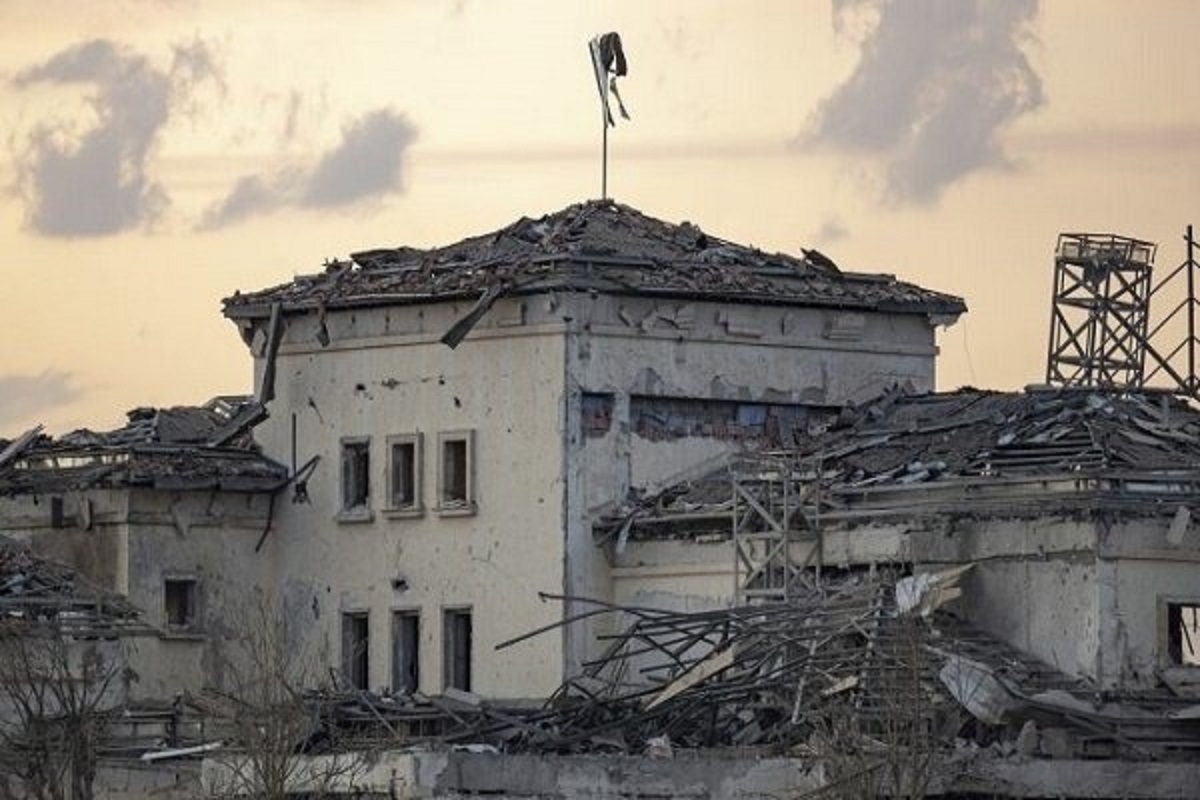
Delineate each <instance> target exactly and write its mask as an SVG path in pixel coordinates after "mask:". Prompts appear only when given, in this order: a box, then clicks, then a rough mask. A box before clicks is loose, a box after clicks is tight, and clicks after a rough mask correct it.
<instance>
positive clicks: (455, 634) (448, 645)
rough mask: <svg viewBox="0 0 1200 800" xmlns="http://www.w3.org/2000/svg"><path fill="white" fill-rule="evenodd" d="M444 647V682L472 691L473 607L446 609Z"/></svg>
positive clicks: (443, 625) (443, 630)
mask: <svg viewBox="0 0 1200 800" xmlns="http://www.w3.org/2000/svg"><path fill="white" fill-rule="evenodd" d="M442 648H443V659H444V660H443V666H442V684H443V685H444V686H445V687H446V688H454V689H462V690H463V691H464V692H469V691H471V609H469V608H450V609H446V611H445V612H444V617H443V623H442Z"/></svg>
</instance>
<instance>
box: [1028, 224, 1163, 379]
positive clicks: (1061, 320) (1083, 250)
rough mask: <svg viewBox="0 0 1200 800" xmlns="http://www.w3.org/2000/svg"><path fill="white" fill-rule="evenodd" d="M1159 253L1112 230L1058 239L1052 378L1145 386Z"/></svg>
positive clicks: (1049, 376) (1050, 362) (1049, 364)
mask: <svg viewBox="0 0 1200 800" xmlns="http://www.w3.org/2000/svg"><path fill="white" fill-rule="evenodd" d="M1154 252H1155V245H1153V244H1152V243H1150V242H1144V241H1142V240H1140V239H1130V238H1128V237H1125V236H1115V235H1113V234H1092V233H1064V234H1062V235H1060V236H1059V237H1058V246H1057V248H1056V250H1055V255H1054V296H1053V308H1052V311H1051V316H1050V348H1049V353H1048V356H1047V359H1046V382H1047V383H1050V384H1057V385H1062V386H1098V387H1121V388H1123V387H1129V386H1141V385H1142V379H1143V374H1144V370H1145V359H1146V344H1147V330H1148V325H1149V312H1150V294H1151V287H1150V276H1151V271H1152V269H1153V264H1154Z"/></svg>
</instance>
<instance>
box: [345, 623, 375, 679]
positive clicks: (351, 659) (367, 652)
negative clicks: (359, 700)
mask: <svg viewBox="0 0 1200 800" xmlns="http://www.w3.org/2000/svg"><path fill="white" fill-rule="evenodd" d="M352 620H353V621H355V622H357V621H358V620H362V623H363V630H365V631H366V637H365V639H364V641H365V642H366V647H365V648H363V651H362V654H361V655H359V654H358V653H351V652H348V651H347V649H346V648H347V645H348V644H349V639H350V636H349V635H348V634H349V631H348V629H347V623H350V622H351V621H352ZM341 622H342V630H341V637H342V649H341V662H342V664H341V666H342V677H343V678H344V679H345V681H346V683H347V684H348V685H350V686H351V687H354V688H356V689H361V690H362V691H370V687H371V612H370V610H368V609H365V608H354V609H346V610H343V611H342V613H341ZM359 658H361V659H362V664H363V679H364V680H363V684H364V685H362V686H358V685H357V684H356V683H355V681H354V674H353V673H354V663H355V662H357V660H358V659H359Z"/></svg>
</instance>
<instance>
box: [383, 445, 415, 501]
mask: <svg viewBox="0 0 1200 800" xmlns="http://www.w3.org/2000/svg"><path fill="white" fill-rule="evenodd" d="M387 441H388V493H389V497H388V501H389V503H390V505H389V507H388V509H389V510H390V511H408V512H412V511H420V509H421V434H419V433H410V434H405V435H403V436H389V437H388V440H387Z"/></svg>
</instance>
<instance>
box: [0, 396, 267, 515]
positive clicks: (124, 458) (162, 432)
mask: <svg viewBox="0 0 1200 800" xmlns="http://www.w3.org/2000/svg"><path fill="white" fill-rule="evenodd" d="M255 408H261V406H259V405H258V404H257V403H256V402H255V401H254V400H253V399H251V398H246V397H235V396H227V397H218V398H215V399H214V400H212V401H210V402H209V403H207V404H205V405H204V406H199V407H196V406H177V407H173V408H135V409H133V410H132V411H130V412H129V413H128V421H127V422H126V424H125V425H124V426H122V427H120V428H118V429H116V430H113V431H106V432H102V433H99V432H96V431H91V430H88V429H86V428H84V429H80V430H76V431H72V432H71V433H67V434H64V435H63V436H60V437H58V438H51V437H49V436H46V435H43V434H40V433H37V434H35V435H33V436H32V437H29V438H28V440H27V441H25V438H26V437H22V439H21V440H18V443H22V442H23V444H21V447H20V449H19V452H18V453H15V454H14V455H12V456H10V457H9V458H8V460H7V461H6V462H4V463H3V464H0V494H10V495H12V494H26V493H35V492H61V491H68V490H74V489H83V488H88V487H93V486H148V487H153V488H158V489H205V488H213V489H226V490H229V491H264V490H270V489H273V488H276V487H277V486H278V485H279V484H280V482H281V481H284V480H286V478H287V469H286V468H285V467H284V466H283V465H281V464H278V463H276V462H275V461H272V460H271V459H269V458H267V457H266V456H264V455H262V454H261V453H260V452H258V449H257V447H256V445H255V444H254V442H253V440H252V439H251V438H250V436H249V434H248V432H247V431H248V429H246V430H242V431H241V432H235V433H236V435H233V436H230V435H229V431H230V425H238V424H239V420H241V419H243V418H245V417H246V416H247V413H248V410H249V411H253V410H254V409H255ZM214 440H216V441H220V442H221V444H220V445H219V446H217V445H214V444H212V442H213V441H214ZM226 440H227V441H226Z"/></svg>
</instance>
